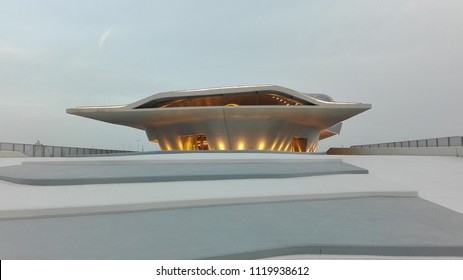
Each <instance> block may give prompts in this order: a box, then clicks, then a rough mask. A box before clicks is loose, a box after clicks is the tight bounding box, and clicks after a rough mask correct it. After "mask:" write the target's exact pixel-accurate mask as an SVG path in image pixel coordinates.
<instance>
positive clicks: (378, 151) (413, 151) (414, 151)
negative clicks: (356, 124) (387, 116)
mask: <svg viewBox="0 0 463 280" xmlns="http://www.w3.org/2000/svg"><path fill="white" fill-rule="evenodd" d="M327 153H328V154H329V155H402V156H407V155H408V156H451V157H463V147H403V148H392V147H391V148H386V147H384V148H330V149H329V150H328V151H327Z"/></svg>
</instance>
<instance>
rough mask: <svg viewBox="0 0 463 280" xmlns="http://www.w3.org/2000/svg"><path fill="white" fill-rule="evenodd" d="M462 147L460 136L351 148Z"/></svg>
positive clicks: (462, 139) (462, 141)
mask: <svg viewBox="0 0 463 280" xmlns="http://www.w3.org/2000/svg"><path fill="white" fill-rule="evenodd" d="M456 146H463V137H462V136H451V137H441V138H429V139H420V140H410V141H399V142H389V143H379V144H366V145H355V146H351V148H413V147H456Z"/></svg>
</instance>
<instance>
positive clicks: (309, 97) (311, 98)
mask: <svg viewBox="0 0 463 280" xmlns="http://www.w3.org/2000/svg"><path fill="white" fill-rule="evenodd" d="M250 91H251V92H252V91H274V92H281V93H285V94H288V95H291V96H294V97H297V98H299V99H302V100H305V101H308V102H311V103H313V104H316V105H322V106H323V105H324V106H326V105H328V106H329V105H334V106H339V105H347V106H352V105H356V106H359V107H362V108H364V109H370V108H371V104H364V103H356V102H338V101H326V100H321V99H318V98H316V95H317V94H310V93H301V92H298V91H295V90H292V89H289V88H286V87H282V86H276V85H244V86H227V87H213V88H203V89H190V90H177V91H167V92H161V93H155V94H152V95H150V96H148V97H145V98H143V99H140V100H138V101H135V102H133V103H130V104H127V105H113V106H79V107H75V108H68V109H66V112H67V113H68V114H76V113H79V112H82V111H87V112H88V111H94V112H95V111H106V110H111V111H113V110H117V111H119V110H131V109H134V108H136V107H138V106H141V105H143V104H145V103H147V102H150V101H152V100H155V99H162V98H171V97H186V96H204V95H218V94H227V93H244V92H250ZM323 95H324V96H326V97H330V96H328V95H325V94H323ZM330 98H331V97H330Z"/></svg>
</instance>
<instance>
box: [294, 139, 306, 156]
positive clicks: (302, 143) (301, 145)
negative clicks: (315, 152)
mask: <svg viewBox="0 0 463 280" xmlns="http://www.w3.org/2000/svg"><path fill="white" fill-rule="evenodd" d="M292 151H293V152H300V153H302V152H306V151H307V138H303V137H293V147H292Z"/></svg>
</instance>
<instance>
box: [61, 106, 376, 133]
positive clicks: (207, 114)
mask: <svg viewBox="0 0 463 280" xmlns="http://www.w3.org/2000/svg"><path fill="white" fill-rule="evenodd" d="M369 108H370V105H368V104H356V105H336V106H237V107H228V106H207V107H181V108H154V109H152V108H149V109H137V110H134V109H119V108H118V109H105V108H104V107H101V108H95V107H93V108H80V109H79V108H76V109H68V111H67V112H68V113H70V114H75V115H79V116H82V117H87V118H91V119H96V120H100V121H104V122H109V123H114V124H120V125H126V126H131V127H135V128H139V129H146V128H148V127H151V126H154V125H157V124H161V123H164V124H168V123H172V124H173V123H175V122H180V121H182V120H194V119H197V120H201V119H211V118H214V117H217V118H224V117H227V116H231V115H233V116H234V117H235V118H236V117H241V118H246V119H253V118H254V119H255V118H270V119H271V118H275V117H278V118H280V119H281V118H283V119H287V120H288V121H292V122H298V123H303V124H306V125H308V126H313V127H318V128H320V129H325V128H328V127H331V126H333V125H335V124H337V123H339V122H341V121H343V120H345V119H348V118H350V117H353V116H355V115H357V114H359V113H361V112H363V111H366V110H368V109H369Z"/></svg>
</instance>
